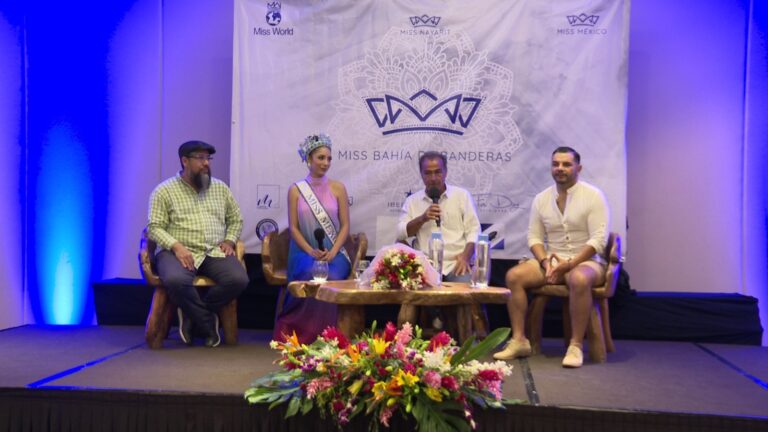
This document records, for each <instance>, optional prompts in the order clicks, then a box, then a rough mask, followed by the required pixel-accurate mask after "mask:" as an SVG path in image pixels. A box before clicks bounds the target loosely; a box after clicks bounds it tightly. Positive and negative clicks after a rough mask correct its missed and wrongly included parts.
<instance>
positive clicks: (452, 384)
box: [440, 375, 459, 391]
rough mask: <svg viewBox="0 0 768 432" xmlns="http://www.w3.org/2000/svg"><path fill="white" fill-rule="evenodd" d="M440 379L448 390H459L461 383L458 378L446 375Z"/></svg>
mask: <svg viewBox="0 0 768 432" xmlns="http://www.w3.org/2000/svg"><path fill="white" fill-rule="evenodd" d="M440 381H441V384H442V385H443V387H445V388H446V389H447V390H448V391H459V383H458V382H457V381H456V378H454V377H452V376H450V375H449V376H444V377H443V379H442V380H440Z"/></svg>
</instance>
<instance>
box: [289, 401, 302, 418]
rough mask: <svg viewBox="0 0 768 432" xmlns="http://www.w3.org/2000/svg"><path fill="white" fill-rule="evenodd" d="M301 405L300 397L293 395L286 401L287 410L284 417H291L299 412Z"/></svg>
mask: <svg viewBox="0 0 768 432" xmlns="http://www.w3.org/2000/svg"><path fill="white" fill-rule="evenodd" d="M300 407H301V398H298V397H295V398H292V399H291V401H290V402H288V411H286V412H285V418H288V417H293V416H295V415H296V413H298V412H299V408H300Z"/></svg>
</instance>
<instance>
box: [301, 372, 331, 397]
mask: <svg viewBox="0 0 768 432" xmlns="http://www.w3.org/2000/svg"><path fill="white" fill-rule="evenodd" d="M332 386H333V383H331V380H330V379H328V378H326V377H322V378H317V379H313V380H312V381H310V382H309V383H308V384H307V397H308V398H310V399H312V398H313V397H315V395H316V394H318V393H320V392H322V391H323V390H326V389H329V388H331V387H332Z"/></svg>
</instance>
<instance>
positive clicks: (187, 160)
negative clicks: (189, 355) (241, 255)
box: [147, 141, 248, 347]
mask: <svg viewBox="0 0 768 432" xmlns="http://www.w3.org/2000/svg"><path fill="white" fill-rule="evenodd" d="M214 153H216V149H215V148H214V147H213V146H212V145H210V144H208V143H205V142H202V141H187V142H185V143H184V144H182V145H181V146H180V147H179V160H180V162H181V167H182V169H181V171H179V173H178V174H176V176H174V177H171V178H169V179H168V180H165V181H164V182H162V183H160V184H159V185H158V186H157V187H156V188H155V190H154V191H152V195H151V196H150V198H149V223H148V224H147V231H148V233H149V238H150V239H152V240H154V241H155V242H157V244H158V246H160V248H161V250H160V252H159V253H158V254H157V255H156V260H157V273H158V276H159V277H160V280H161V281H162V282H163V286H164V287H165V288H166V289H167V290H168V295H169V296H170V298H171V300H172V301H173V302H174V303H175V304H176V305H178V306H179V310H178V314H179V334H180V336H181V340H182V341H183V342H184V343H185V344H187V345H191V344H192V336H193V331H194V333H196V334H199V335H201V336H203V337H204V338H205V345H206V346H208V347H215V346H218V345H219V343H221V337H220V335H219V318H218V315H217V312H218V310H219V309H220V308H221V307H222V306H224V305H226V304H227V303H229V302H230V301H232V299H234V298H236V297H237V296H238V295H240V293H241V292H243V290H245V287H246V285H248V275H247V274H246V272H245V269H243V266H242V265H240V262H239V261H238V260H237V257H236V256H235V243H236V242H237V239H238V238H239V237H240V232H241V231H242V229H243V218H242V216H241V214H240V207H239V206H238V205H237V202H236V201H235V198H234V197H233V196H232V192H231V191H230V190H229V187H227V185H226V184H224V182H222V181H220V180H218V179H215V178H213V177H211V167H210V161H211V159H213V157H212V155H213V154H214ZM198 275H200V276H207V277H209V278H211V279H213V280H214V281H216V286H214V287H211V289H209V290H208V292H207V293H206V294H205V296H203V297H201V296H200V294H199V293H198V291H197V289H196V288H195V287H194V286H192V280H193V279H194V278H195V276H198Z"/></svg>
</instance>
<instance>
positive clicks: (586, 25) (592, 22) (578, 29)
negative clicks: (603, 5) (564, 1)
mask: <svg viewBox="0 0 768 432" xmlns="http://www.w3.org/2000/svg"><path fill="white" fill-rule="evenodd" d="M565 19H566V20H567V21H568V27H565V28H559V29H557V34H558V35H559V36H603V35H606V34H608V29H605V28H602V27H597V22H598V21H600V15H594V14H586V13H584V12H582V13H580V14H578V15H566V16H565Z"/></svg>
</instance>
